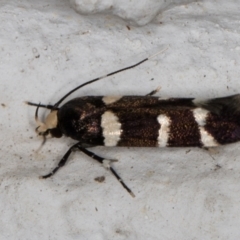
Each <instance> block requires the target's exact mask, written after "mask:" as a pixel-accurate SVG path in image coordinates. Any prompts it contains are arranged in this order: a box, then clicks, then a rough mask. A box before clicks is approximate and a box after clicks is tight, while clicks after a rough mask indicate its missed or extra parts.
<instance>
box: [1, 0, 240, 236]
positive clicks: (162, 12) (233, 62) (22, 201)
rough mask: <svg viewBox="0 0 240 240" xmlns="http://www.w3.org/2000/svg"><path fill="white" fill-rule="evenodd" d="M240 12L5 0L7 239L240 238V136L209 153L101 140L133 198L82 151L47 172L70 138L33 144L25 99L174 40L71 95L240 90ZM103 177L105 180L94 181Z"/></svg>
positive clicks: (48, 98)
mask: <svg viewBox="0 0 240 240" xmlns="http://www.w3.org/2000/svg"><path fill="white" fill-rule="evenodd" d="M73 7H74V8H76V11H75V10H74V9H73ZM239 11H240V5H239V1H238V0H235V1H234V0H230V1H224V0H218V1H214V0H205V1H198V2H195V1H180V0H179V1H156V0H155V1H154V0H152V1H143V0H142V1H137V0H135V1H127V0H125V1H123V0H119V1H117V0H115V1H109V0H108V1H107V0H106V1H96V0H95V1H77V0H76V1H70V2H68V1H66V0H58V1H57V0H52V1H47V0H43V1H30V0H21V1H9V0H8V1H4V0H2V1H1V2H0V79H1V80H0V81H1V85H0V89H1V92H0V104H1V105H0V117H1V122H0V134H1V138H0V141H1V144H0V191H1V192H0V216H1V217H0V239H1V240H2V239H8V240H9V239H13V240H16V239H26V240H27V239H31V240H33V239H58V240H61V239H64V240H66V239H84V240H85V239H86V240H87V239H91V240H92V239H94V240H102V239H104V240H108V239H109V240H110V239H117V240H118V239H119V240H122V239H128V240H135V239H136V240H139V239H140V240H141V239H142V240H145V239H148V240H154V239H164V240H165V239H173V240H175V239H178V240H193V239H196V240H198V239H199V240H200V239H201V240H202V239H204V240H206V239H211V240H212V239H223V240H224V239H231V240H235V239H236V240H237V239H239V238H240V162H239V155H240V149H239V144H233V145H231V146H226V147H223V148H219V149H217V151H216V153H211V154H210V153H209V152H207V151H204V150H201V149H190V148H186V149H149V148H146V149H139V148H130V149H128V148H104V147H98V148H94V149H93V150H94V152H96V153H98V154H99V155H102V156H105V157H110V158H118V159H119V162H118V163H116V164H114V167H115V169H116V170H117V171H118V173H119V174H120V175H121V176H122V177H123V179H124V180H125V182H126V183H127V184H128V185H129V187H130V188H131V189H132V190H133V191H134V193H135V194H136V198H134V199H133V198H131V197H130V196H129V194H127V193H126V191H125V190H124V189H122V187H121V185H120V184H119V183H118V182H117V181H116V180H115V178H114V177H113V176H112V175H111V174H110V173H109V172H107V171H106V170H105V169H103V168H102V167H101V166H99V164H97V163H95V162H94V161H93V160H91V159H89V158H88V157H86V156H85V155H83V154H81V153H78V152H75V153H74V154H73V155H72V157H71V158H70V160H69V162H68V164H67V165H66V167H64V168H63V169H62V170H60V171H59V172H58V173H57V174H56V175H55V176H54V177H53V178H51V179H47V180H40V179H39V178H38V176H39V175H41V174H46V173H48V172H49V171H50V170H51V169H52V168H53V167H54V166H56V164H57V162H58V161H59V159H60V158H61V156H62V155H63V154H64V153H65V152H66V151H67V149H68V148H69V146H70V145H71V144H72V143H73V142H74V141H72V140H71V139H66V138H62V139H52V140H49V141H48V142H47V144H46V145H45V146H44V148H43V149H42V151H41V152H40V153H38V154H37V153H36V152H35V151H36V149H37V148H38V147H39V145H40V143H41V139H39V138H38V137H37V136H36V134H35V132H34V129H35V127H36V126H35V122H34V111H35V108H32V107H30V106H27V105H25V104H24V103H23V101H25V100H29V101H34V102H37V103H38V102H42V103H54V102H56V101H57V100H58V99H59V98H60V97H61V96H63V94H65V93H66V92H67V91H68V90H70V89H71V88H73V87H75V86H77V85H78V84H80V83H83V82H85V81H86V80H90V79H92V78H94V77H98V76H101V75H103V74H106V73H108V72H110V71H113V70H117V69H119V68H122V67H125V66H128V65H130V64H133V63H135V62H137V61H139V60H141V59H143V58H145V57H146V56H149V55H151V54H153V53H155V52H157V51H159V50H161V49H162V48H164V47H166V46H167V45H169V46H170V47H169V50H168V51H167V52H165V53H164V54H162V55H160V56H158V57H156V58H155V59H152V60H151V61H149V62H146V63H144V64H143V65H141V66H139V67H138V68H135V69H133V70H130V71H127V72H124V73H121V74H118V75H116V76H114V77H111V78H109V79H105V80H104V81H102V82H99V83H96V84H92V85H90V86H89V87H86V88H84V89H82V90H81V91H79V92H77V93H76V94H75V95H74V96H77V95H78V96H81V95H106V94H125V95H127V94H136V95H144V94H146V93H148V92H150V91H151V90H153V89H155V88H156V87H158V86H160V87H161V90H160V93H159V95H161V96H162V97H169V96H172V97H200V98H206V97H219V96H225V95H230V94H235V93H239V92H240V91H239V89H240V81H239V76H240V67H239V65H240V14H239ZM77 12H80V13H84V14H85V15H81V14H78V13H77ZM151 20H152V21H151ZM145 24H146V25H145ZM140 25H141V27H139V26H140ZM137 26H138V27H137ZM46 113H47V111H44V110H42V111H41V116H42V117H43V116H44V115H45V114H46ZM99 176H105V177H106V180H105V182H104V183H98V182H96V181H94V178H95V177H99Z"/></svg>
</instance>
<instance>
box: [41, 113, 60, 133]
mask: <svg viewBox="0 0 240 240" xmlns="http://www.w3.org/2000/svg"><path fill="white" fill-rule="evenodd" d="M57 124H58V119H57V110H54V111H52V112H50V113H49V114H48V115H47V117H46V119H45V123H42V122H40V124H39V126H38V128H37V132H38V133H45V132H46V131H47V130H49V129H53V128H56V127H57Z"/></svg>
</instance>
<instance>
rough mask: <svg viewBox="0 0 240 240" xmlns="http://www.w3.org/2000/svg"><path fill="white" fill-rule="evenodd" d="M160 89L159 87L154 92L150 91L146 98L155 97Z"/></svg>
mask: <svg viewBox="0 0 240 240" xmlns="http://www.w3.org/2000/svg"><path fill="white" fill-rule="evenodd" d="M160 89H161V87H157V88H156V89H155V90H153V91H151V92H150V93H148V94H147V95H146V96H153V95H155V94H156V93H157V92H159V90H160Z"/></svg>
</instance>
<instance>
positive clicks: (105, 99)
mask: <svg viewBox="0 0 240 240" xmlns="http://www.w3.org/2000/svg"><path fill="white" fill-rule="evenodd" d="M121 98H122V96H105V97H103V99H102V100H103V102H104V103H105V104H106V105H108V104H111V103H115V102H117V101H118V100H120V99H121Z"/></svg>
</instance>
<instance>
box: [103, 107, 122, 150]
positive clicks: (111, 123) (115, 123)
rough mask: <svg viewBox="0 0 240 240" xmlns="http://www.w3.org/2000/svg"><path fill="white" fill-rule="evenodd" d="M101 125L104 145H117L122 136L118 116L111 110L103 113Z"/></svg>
mask: <svg viewBox="0 0 240 240" xmlns="http://www.w3.org/2000/svg"><path fill="white" fill-rule="evenodd" d="M101 127H102V129H103V137H104V145H105V146H109V147H113V146H117V144H118V142H119V140H120V136H121V123H120V122H119V120H118V117H117V116H116V115H115V114H114V113H113V112H111V111H106V112H105V113H104V114H103V115H102V120H101Z"/></svg>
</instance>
